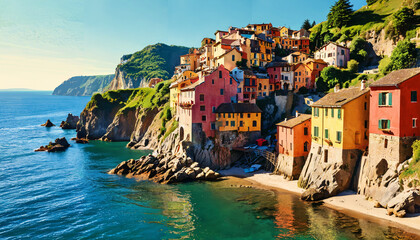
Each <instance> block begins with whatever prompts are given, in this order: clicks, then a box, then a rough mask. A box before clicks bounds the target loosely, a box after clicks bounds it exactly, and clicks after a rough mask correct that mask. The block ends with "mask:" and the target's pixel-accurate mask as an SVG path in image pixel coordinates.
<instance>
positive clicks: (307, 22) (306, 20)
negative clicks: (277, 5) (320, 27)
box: [301, 19, 312, 30]
mask: <svg viewBox="0 0 420 240" xmlns="http://www.w3.org/2000/svg"><path fill="white" fill-rule="evenodd" d="M311 27H312V26H311V23H310V22H309V19H305V21H303V24H302V27H301V28H303V29H306V30H309V29H311Z"/></svg>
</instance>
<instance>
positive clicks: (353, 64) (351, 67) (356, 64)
mask: <svg viewBox="0 0 420 240" xmlns="http://www.w3.org/2000/svg"><path fill="white" fill-rule="evenodd" d="M347 69H348V70H349V71H350V72H352V73H356V72H357V71H358V69H359V62H357V61H356V60H354V59H352V60H350V61H349V62H348V63H347Z"/></svg>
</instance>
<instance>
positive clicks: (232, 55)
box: [213, 48, 242, 71]
mask: <svg viewBox="0 0 420 240" xmlns="http://www.w3.org/2000/svg"><path fill="white" fill-rule="evenodd" d="M213 61H214V66H215V67H219V66H221V65H223V66H224V67H225V68H226V69H228V70H229V71H232V70H233V69H234V68H236V62H238V61H242V53H241V52H239V51H238V50H237V49H236V48H232V49H231V50H229V51H227V52H225V53H224V54H222V55H220V56H218V57H215V58H214V59H213Z"/></svg>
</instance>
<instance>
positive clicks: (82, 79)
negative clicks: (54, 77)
mask: <svg viewBox="0 0 420 240" xmlns="http://www.w3.org/2000/svg"><path fill="white" fill-rule="evenodd" d="M113 78H114V74H110V75H98V76H77V77H72V78H69V79H68V80H66V81H64V82H63V83H62V84H60V85H59V86H58V87H56V88H55V89H54V92H53V95H62V96H91V95H92V94H94V93H96V92H103V91H104V90H105V88H106V87H107V86H108V85H109V83H110V82H111V81H112V79H113Z"/></svg>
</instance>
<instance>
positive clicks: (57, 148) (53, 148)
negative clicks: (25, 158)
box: [35, 137, 70, 152]
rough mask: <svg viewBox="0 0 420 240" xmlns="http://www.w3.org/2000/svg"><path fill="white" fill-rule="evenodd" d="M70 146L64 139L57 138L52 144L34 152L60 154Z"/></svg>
mask: <svg viewBox="0 0 420 240" xmlns="http://www.w3.org/2000/svg"><path fill="white" fill-rule="evenodd" d="M68 147H70V144H69V143H68V142H67V140H66V138H65V137H63V138H57V139H55V141H54V142H50V143H49V144H48V145H45V146H41V147H39V148H38V149H36V150H35V152H43V151H45V152H62V151H65V150H66V149H67V148H68Z"/></svg>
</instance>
